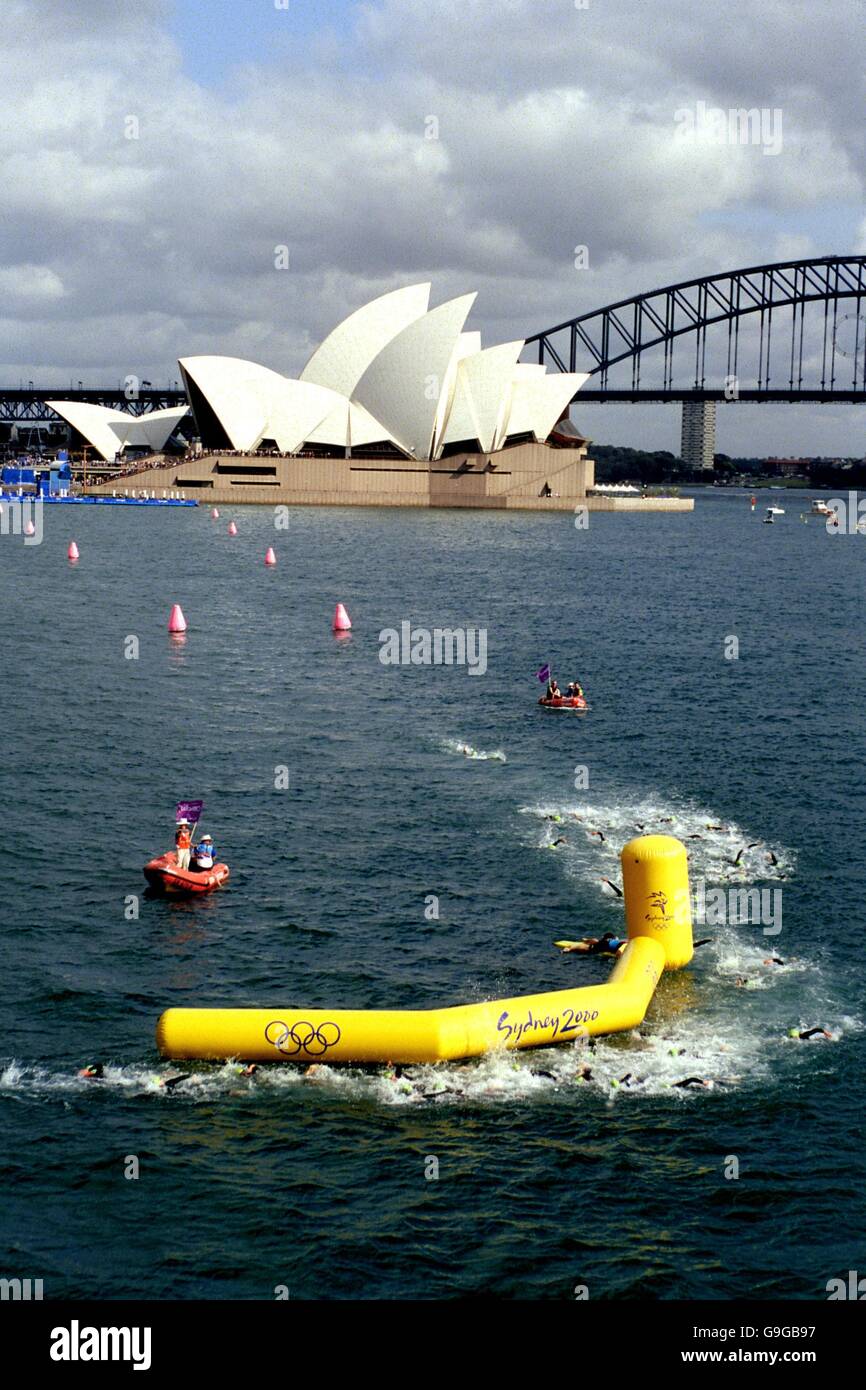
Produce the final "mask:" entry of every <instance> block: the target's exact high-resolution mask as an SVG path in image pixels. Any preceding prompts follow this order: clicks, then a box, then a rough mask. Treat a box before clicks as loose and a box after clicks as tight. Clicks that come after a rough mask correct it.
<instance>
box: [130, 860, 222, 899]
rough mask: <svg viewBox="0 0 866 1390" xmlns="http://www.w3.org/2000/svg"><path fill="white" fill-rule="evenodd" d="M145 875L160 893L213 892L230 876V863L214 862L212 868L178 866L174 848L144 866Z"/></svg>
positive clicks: (188, 893)
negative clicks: (182, 867)
mask: <svg viewBox="0 0 866 1390" xmlns="http://www.w3.org/2000/svg"><path fill="white" fill-rule="evenodd" d="M144 876H145V878H146V879H147V881H148V883H149V884H150V886H151V888H155V889H156V890H157V892H159V893H169V894H171V896H172V897H180V896H187V895H190V894H194V893H212V892H213V891H214V889H215V888H219V887H221V885H222V884H223V883H225V882H226V880H227V879H228V876H229V866H228V864H214V866H213V868H212V869H197V868H195V866H194V865H191V866H190V868H188V869H180V868H178V863H177V854H176V853H175V851H174V850H173V849H171V850H169V851H168V853H167V854H161V855H159V857H158V858H156V859H151V861H150V863H149V864H145V866H144Z"/></svg>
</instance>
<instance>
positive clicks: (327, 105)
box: [0, 0, 866, 456]
mask: <svg viewBox="0 0 866 1390" xmlns="http://www.w3.org/2000/svg"><path fill="white" fill-rule="evenodd" d="M583 4H584V0H579V4H575V0H135V2H134V3H129V4H126V3H121V4H119V3H117V0H3V20H4V24H3V29H2V35H0V106H2V112H3V119H2V122H0V199H2V204H0V208H2V216H0V294H2V300H0V314H2V325H0V382H2V383H5V384H7V385H17V384H18V383H19V381H21V380H24V381H25V382H26V381H27V380H28V379H32V380H34V381H36V382H37V383H38V384H39V385H46V386H52V387H57V386H64V385H67V384H68V383H69V382H70V381H71V380H74V381H77V380H79V379H82V380H84V382H85V384H88V385H91V384H92V385H96V384H100V383H108V384H112V383H114V382H115V381H116V380H118V379H119V378H122V377H123V376H125V375H126V374H127V373H129V372H132V373H135V374H137V375H139V376H141V377H147V378H149V379H151V380H152V381H154V383H157V384H165V383H168V382H169V381H173V380H174V379H176V377H177V370H176V365H175V362H176V358H177V357H178V356H182V355H185V354H192V353H202V352H208V353H229V354H233V355H237V356H241V357H249V358H253V359H255V360H256V361H259V362H263V363H265V364H266V365H268V366H271V367H273V368H275V369H277V370H281V371H286V372H295V371H297V370H299V369H300V368H301V367H302V366H303V363H304V361H305V360H306V358H307V356H308V355H309V353H310V351H311V350H312V348H313V347H314V346H315V344H316V342H317V341H318V340H319V339H320V337H321V336H322V335H323V334H324V333H326V332H327V331H328V329H329V328H330V327H331V326H332V325H333V324H334V323H335V322H337V321H338V320H339V319H340V318H341V317H343V316H344V315H345V314H346V313H348V312H350V311H351V310H352V309H353V308H356V307H357V306H358V305H360V304H361V303H362V302H364V300H366V299H368V298H372V297H373V296H374V295H376V294H379V293H382V292H384V291H385V290H388V289H392V288H395V287H397V286H398V285H402V284H407V283H410V282H412V281H415V280H422V279H430V280H432V282H433V302H434V303H439V302H441V301H442V300H444V299H447V298H450V297H451V296H453V295H456V294H460V293H463V292H465V291H466V290H470V289H477V290H478V291H479V297H478V301H477V304H476V307H475V310H474V311H473V315H472V318H471V320H470V323H469V327H474V328H480V329H481V330H482V333H483V335H484V340H485V342H486V343H488V344H489V343H492V342H495V341H499V340H504V339H507V338H514V337H521V336H525V335H527V334H530V333H532V332H535V331H538V330H539V329H542V328H547V327H549V326H551V325H552V324H554V323H556V322H558V321H559V320H561V319H564V318H568V317H570V316H571V315H573V314H576V313H581V312H585V311H588V310H591V309H594V308H598V307H601V306H602V305H604V304H607V303H609V302H611V301H613V300H616V299H620V298H623V297H625V296H628V295H630V294H634V293H638V292H640V291H643V290H649V289H652V288H654V287H657V286H661V285H666V284H669V283H671V282H674V281H678V280H686V279H689V278H690V277H692V276H696V275H703V274H711V273H713V272H717V271H723V270H728V269H732V268H735V267H738V266H747V265H752V264H755V263H759V262H764V261H772V260H783V259H785V258H786V257H792V256H809V255H826V254H828V253H849V252H854V251H859V252H862V251H864V250H866V209H864V182H866V178H864V175H866V122H864V96H866V86H864V69H866V2H864V0H820V3H817V0H761V3H760V4H756V3H755V0H725V4H724V5H720V4H718V3H716V0H655V3H650V2H649V0H588V3H586V7H585V8H583V7H581V6H582V5H583ZM699 103H705V106H706V107H707V108H721V109H722V110H723V111H727V110H729V109H731V108H739V107H757V108H765V109H766V110H767V112H768V113H772V112H773V111H776V112H781V117H780V119H781V127H780V130H781V134H782V140H781V148H778V149H776V150H775V152H772V151H769V150H768V148H767V146H768V145H769V144H770V139H769V131H770V126H769V121H770V119H771V118H770V116H769V114H768V128H767V129H768V139H767V141H766V142H765V143H764V145H762V144H760V143H759V144H756V145H738V144H732V143H730V142H725V141H722V140H721V139H719V138H718V137H717V136H716V135H711V136H707V134H706V132H704V135H703V136H702V135H701V134H700V132H699V134H698V136H697V138H695V139H694V140H691V141H689V140H685V139H683V138H682V137H683V130H684V118H683V116H682V112H683V111H687V112H695V113H697V112H698V111H699V110H700V109H701V108H699V105H698V104H699ZM678 113H679V114H678ZM696 119H697V116H696ZM431 136H433V137H435V138H430V137H431ZM576 246H585V247H586V248H587V256H588V265H587V266H586V267H584V268H581V269H577V268H576V267H575V247H576ZM277 247H287V248H288V257H287V258H288V268H287V269H282V268H277V265H276V264H275V261H277V260H279V261H280V262H282V261H283V260H285V259H286V257H285V256H279V255H277V254H275V248H277ZM573 413H574V416H575V418H576V420H577V422H578V424H579V425H580V426H581V428H582V429H584V430H585V431H586V432H588V433H590V434H591V435H592V436H593V438H595V439H596V440H598V441H599V442H605V443H619V444H631V445H635V446H640V447H652V448H671V449H674V450H676V449H677V448H678V440H679V410H678V408H677V407H673V406H672V407H667V408H664V407H646V406H641V407H638V406H634V407H613V406H604V407H601V406H584V407H579V406H576V407H575V408H574V412H573ZM863 418H864V411H863V408H862V407H860V408H857V407H816V406H789V407H772V406H764V407H747V406H734V405H729V406H725V407H723V408H721V409H720V412H719V439H718V447H719V448H720V449H722V450H724V451H726V452H730V453H799V452H801V451H802V452H808V453H823V454H835V453H842V454H856V455H858V456H860V455H863V454H864V452H866V447H864V435H863V427H862V422H863Z"/></svg>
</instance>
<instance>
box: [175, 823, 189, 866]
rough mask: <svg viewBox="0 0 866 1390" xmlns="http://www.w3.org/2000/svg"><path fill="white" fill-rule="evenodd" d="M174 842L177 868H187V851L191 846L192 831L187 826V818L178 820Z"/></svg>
mask: <svg viewBox="0 0 866 1390" xmlns="http://www.w3.org/2000/svg"><path fill="white" fill-rule="evenodd" d="M174 843H175V846H176V848H177V867H178V868H179V869H188V868H189V852H190V848H191V846H192V831H191V830H190V828H189V821H188V820H179V821H178V823H177V832H176V834H175V837H174Z"/></svg>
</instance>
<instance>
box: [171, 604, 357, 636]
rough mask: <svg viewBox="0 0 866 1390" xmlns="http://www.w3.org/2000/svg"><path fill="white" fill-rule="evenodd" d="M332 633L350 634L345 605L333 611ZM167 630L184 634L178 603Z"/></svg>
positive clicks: (184, 627) (173, 608)
mask: <svg viewBox="0 0 866 1390" xmlns="http://www.w3.org/2000/svg"><path fill="white" fill-rule="evenodd" d="M331 627H332V629H333V631H334V632H350V631H351V629H352V619H351V618H350V617H349V615H348V613H347V612H346V608H345V604H342V603H338V604H337V606H336V608H335V609H334V621H333V623H332V624H331ZM168 630H169V632H173V633H180V632H186V618H185V617H184V615H183V609H182V608H181V606H180V604H179V603H173V604H172V605H171V613H170V614H169V618H168Z"/></svg>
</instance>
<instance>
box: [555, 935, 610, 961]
mask: <svg viewBox="0 0 866 1390" xmlns="http://www.w3.org/2000/svg"><path fill="white" fill-rule="evenodd" d="M553 944H554V946H558V947H559V949H560V951H563V952H564V953H565V954H566V955H572V954H577V955H579V956H618V955H619V954H620V952H621V951H623V950H624V949H625V947H626V946H627V945H628V942H627V940H626V938H625V937H622V936H616V935H615V933H614V932H612V931H606V932H605V934H604V936H585V937H584V938H583V940H582V941H554V943H553Z"/></svg>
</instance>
